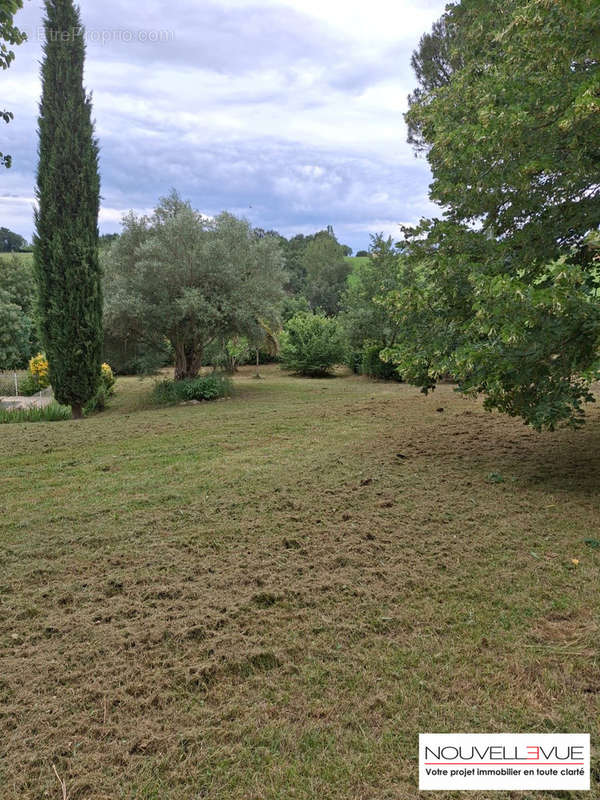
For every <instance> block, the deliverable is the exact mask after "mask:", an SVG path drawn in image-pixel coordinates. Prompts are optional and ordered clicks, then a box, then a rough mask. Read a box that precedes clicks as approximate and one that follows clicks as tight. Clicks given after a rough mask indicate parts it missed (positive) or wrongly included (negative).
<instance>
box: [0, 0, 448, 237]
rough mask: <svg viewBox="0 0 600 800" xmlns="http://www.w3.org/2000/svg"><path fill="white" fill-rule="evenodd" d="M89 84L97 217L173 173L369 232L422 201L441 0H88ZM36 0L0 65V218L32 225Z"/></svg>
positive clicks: (215, 202)
mask: <svg viewBox="0 0 600 800" xmlns="http://www.w3.org/2000/svg"><path fill="white" fill-rule="evenodd" d="M80 5H81V11H82V17H83V21H84V24H85V26H86V28H87V38H88V61H87V70H86V85H87V87H88V89H90V90H92V91H93V95H94V113H95V117H96V128H97V134H98V137H99V139H100V145H101V175H102V195H103V206H102V213H101V218H100V227H101V230H102V232H112V231H118V230H119V228H120V220H121V217H122V215H123V213H124V212H125V211H127V210H128V209H131V208H133V209H135V210H137V211H139V212H145V211H149V210H151V209H152V208H153V206H154V205H155V203H156V201H157V199H158V198H159V197H161V196H162V195H164V194H166V193H167V192H168V191H169V189H170V188H171V187H175V188H177V189H178V190H179V192H180V193H181V194H182V195H183V196H184V197H185V198H188V199H190V200H191V201H192V203H193V205H194V206H195V207H196V208H198V209H199V210H201V211H202V212H204V213H206V214H215V213H218V212H219V211H222V210H225V209H226V210H228V211H231V212H233V213H236V214H239V215H242V216H245V217H247V218H248V219H249V220H250V221H251V222H252V224H254V225H255V226H259V227H263V228H266V229H272V228H274V229H277V230H279V231H280V232H281V233H283V234H284V235H286V236H290V235H293V234H295V233H309V232H312V231H315V230H319V229H322V228H324V227H326V226H327V225H328V224H331V225H333V226H334V228H335V231H336V233H337V235H338V238H339V239H340V241H343V242H345V243H347V244H349V245H351V246H352V247H354V249H355V250H357V249H361V248H366V247H367V246H368V243H369V234H370V233H375V232H378V231H384V232H386V233H391V234H392V235H395V234H397V233H398V226H399V225H400V224H405V223H409V222H415V221H417V220H418V219H419V217H421V216H423V215H426V214H429V213H431V211H432V207H431V205H430V203H429V201H428V199H427V187H428V184H429V182H430V175H429V171H428V168H427V164H426V162H425V161H424V160H423V159H422V158H419V159H415V157H414V155H413V153H412V150H411V148H410V147H409V145H408V144H407V143H406V128H405V124H404V120H403V117H402V114H403V111H404V110H405V109H406V97H407V95H408V93H409V92H410V91H411V89H412V88H413V84H414V79H413V76H412V72H411V68H410V55H411V52H412V50H413V49H414V48H415V46H416V45H417V43H418V40H419V37H420V35H421V34H422V33H423V32H425V31H427V30H429V28H430V27H431V24H432V22H433V21H434V20H435V19H437V18H438V17H439V16H440V14H441V13H442V11H443V8H444V3H443V2H439V0H369V2H365V0H171V2H169V3H166V2H164V0H163V2H158V0H145V2H144V3H143V4H137V3H132V2H130V0H127V1H126V0H102V2H98V0H81V3H80ZM41 6H42V3H41V2H40V0H25V9H24V10H23V11H22V12H20V13H19V15H18V17H17V21H18V22H19V24H20V26H21V27H22V28H24V29H26V30H27V31H28V34H29V37H30V40H29V42H28V43H26V44H25V45H23V46H21V47H20V48H18V49H17V58H16V61H15V62H14V64H13V66H12V67H11V69H10V70H9V71H8V72H5V73H3V74H2V75H0V81H1V84H0V85H1V87H2V93H1V97H0V99H1V101H2V102H1V104H2V105H3V106H4V105H5V106H7V107H9V108H10V109H11V110H13V111H14V113H15V121H14V122H13V123H11V124H10V125H9V126H4V125H3V127H2V129H1V130H0V132H1V134H2V141H1V143H0V144H1V146H0V150H2V151H4V152H10V153H12V155H13V159H14V165H13V168H12V169H11V170H9V171H8V172H6V171H4V172H3V173H2V174H0V226H6V227H9V228H12V229H13V230H16V231H18V232H19V233H21V234H22V235H24V236H25V237H26V238H27V239H29V238H30V237H31V234H32V208H33V203H34V181H35V165H36V145H37V135H36V113H37V103H38V100H39V94H40V81H39V61H40V57H41V51H40V26H41V21H42V9H41Z"/></svg>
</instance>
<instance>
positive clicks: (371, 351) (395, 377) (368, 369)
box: [361, 344, 402, 381]
mask: <svg viewBox="0 0 600 800" xmlns="http://www.w3.org/2000/svg"><path fill="white" fill-rule="evenodd" d="M382 349H383V347H382V346H381V345H380V344H369V345H367V346H366V347H365V349H364V350H363V357H362V364H361V372H362V374H363V375H368V376H369V378H378V379H379V380H382V381H401V380H402V378H401V377H400V375H399V374H398V371H397V369H396V365H395V364H392V363H390V362H388V361H383V360H382V359H381V356H380V353H381V351H382Z"/></svg>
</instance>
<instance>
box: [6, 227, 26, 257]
mask: <svg viewBox="0 0 600 800" xmlns="http://www.w3.org/2000/svg"><path fill="white" fill-rule="evenodd" d="M26 246H27V242H26V240H25V239H24V238H23V237H22V236H20V235H19V234H18V233H15V232H14V231H11V230H9V229H8V228H0V252H1V253H16V252H18V251H19V250H23V248H24V247H26Z"/></svg>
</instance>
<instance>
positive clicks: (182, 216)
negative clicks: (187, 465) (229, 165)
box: [105, 192, 285, 380]
mask: <svg viewBox="0 0 600 800" xmlns="http://www.w3.org/2000/svg"><path fill="white" fill-rule="evenodd" d="M105 273H106V278H105V282H106V286H105V293H106V325H107V328H108V330H109V331H110V332H111V334H112V335H121V336H123V337H129V338H130V339H135V340H136V341H138V342H140V343H141V344H142V347H143V349H145V350H146V351H147V352H152V351H153V350H154V351H161V352H164V343H165V340H166V341H168V342H169V344H170V346H171V348H172V350H173V352H174V358H175V379H176V380H180V379H183V378H190V377H195V376H196V375H197V374H198V372H199V370H200V367H201V366H202V363H203V359H204V355H205V351H206V348H207V347H208V346H209V345H210V344H212V343H213V342H214V341H215V340H216V339H218V338H222V337H229V336H235V335H244V334H245V333H246V332H247V331H248V330H249V329H250V328H251V327H252V326H253V325H255V324H256V321H257V320H261V319H273V318H274V317H275V316H276V309H277V308H278V306H279V305H280V302H281V299H282V297H283V284H284V279H285V276H284V272H283V269H282V255H281V251H280V247H279V244H278V242H277V241H276V240H275V239H274V238H273V237H270V236H265V237H258V236H256V235H255V234H254V231H253V230H252V228H251V226H250V224H249V223H248V222H247V221H246V220H243V219H237V218H236V217H234V216H232V215H231V214H227V213H223V214H220V215H219V216H218V217H216V218H215V219H208V218H206V217H204V216H203V215H201V214H200V213H198V212H197V211H195V210H194V209H193V208H192V206H191V205H190V204H189V203H188V202H184V201H182V200H181V198H180V197H179V196H178V195H177V193H176V192H173V193H172V194H171V195H169V197H167V198H164V199H163V200H161V201H160V204H159V206H158V207H157V208H156V210H155V212H154V214H153V215H152V216H151V217H138V216H136V215H135V214H133V213H130V214H129V215H128V216H126V217H125V219H124V222H123V233H122V235H121V236H120V237H119V239H118V240H117V241H116V242H115V244H114V245H113V247H112V249H111V250H110V252H109V254H108V256H107V257H106V260H105Z"/></svg>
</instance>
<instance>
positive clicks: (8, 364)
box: [0, 289, 31, 370]
mask: <svg viewBox="0 0 600 800" xmlns="http://www.w3.org/2000/svg"><path fill="white" fill-rule="evenodd" d="M30 342H31V321H30V320H29V318H28V317H27V316H26V315H25V314H24V313H23V309H22V308H21V307H20V306H18V305H16V304H15V303H13V302H11V297H10V295H9V294H8V293H7V292H5V291H4V290H2V289H0V369H2V370H9V369H18V368H20V367H21V366H23V363H24V361H25V360H26V358H27V355H28V354H29V346H30Z"/></svg>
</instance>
